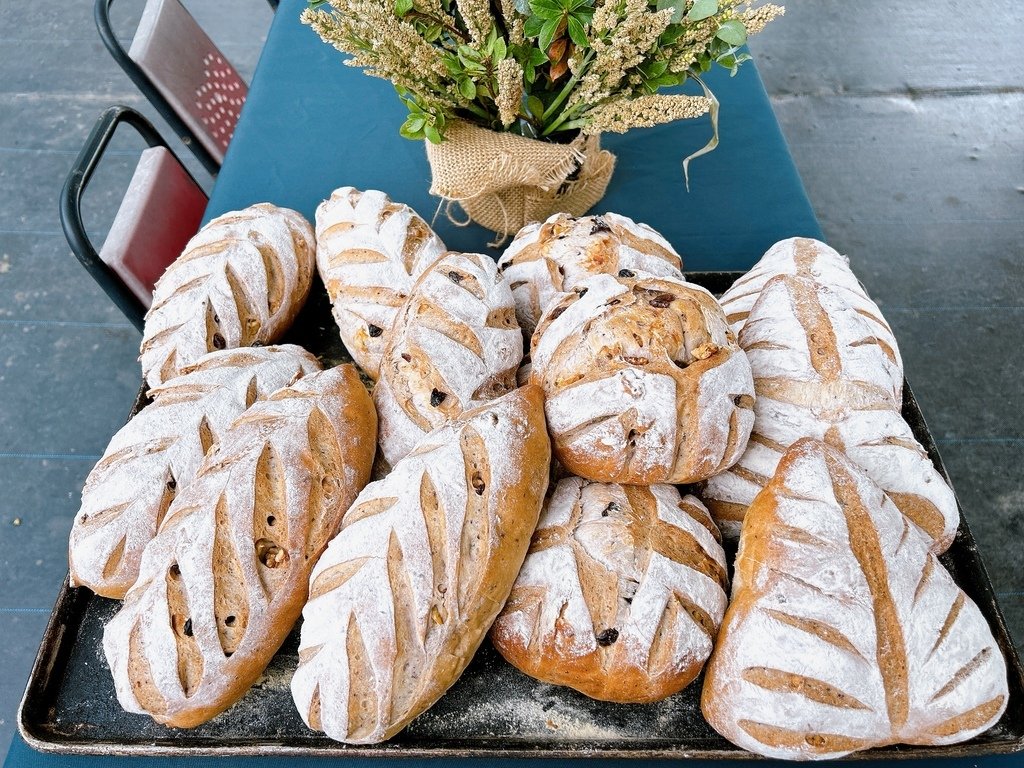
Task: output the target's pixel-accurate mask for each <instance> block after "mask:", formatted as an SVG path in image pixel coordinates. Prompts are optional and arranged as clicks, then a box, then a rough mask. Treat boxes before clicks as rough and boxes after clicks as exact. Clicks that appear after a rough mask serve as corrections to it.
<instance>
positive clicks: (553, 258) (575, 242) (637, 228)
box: [498, 213, 683, 339]
mask: <svg viewBox="0 0 1024 768" xmlns="http://www.w3.org/2000/svg"><path fill="white" fill-rule="evenodd" d="M498 268H499V269H500V270H501V271H502V272H503V273H504V274H505V277H507V278H508V280H509V284H510V285H511V287H512V295H513V297H514V298H515V302H516V317H517V318H518V320H519V325H520V326H522V329H523V333H524V334H525V335H526V338H527V339H529V337H530V335H531V334H532V333H533V331H534V328H535V327H536V326H537V323H538V321H539V320H540V316H541V315H542V314H543V312H544V310H545V309H547V308H548V307H549V306H551V304H553V303H554V302H555V301H557V300H558V299H559V298H560V297H561V296H562V295H563V294H564V293H566V292H568V291H571V290H572V289H573V288H575V287H576V286H577V285H579V284H580V283H581V282H582V281H584V280H586V279H587V278H589V277H592V276H593V275H599V274H607V275H615V274H618V273H619V272H620V271H623V270H624V271H625V272H626V273H629V272H633V273H643V274H645V275H650V276H653V277H669V278H675V279H676V280H682V279H683V271H682V270H683V262H682V259H681V258H680V257H679V254H678V253H676V252H675V249H673V248H672V245H671V244H670V243H669V242H668V240H666V239H665V238H664V237H662V236H661V235H660V234H658V232H656V231H655V230H654V229H652V228H651V227H649V226H647V225H646V224H640V223H638V222H635V221H633V220H632V219H630V218H628V217H626V216H620V215H619V214H617V213H605V214H602V215H600V216H580V217H575V216H571V215H569V214H568V213H556V214H555V215H554V216H551V217H550V218H548V220H547V221H544V222H535V223H533V224H527V225H526V226H525V227H523V229H521V230H520V231H519V233H518V234H517V235H516V236H515V239H514V240H513V241H512V242H511V243H510V244H509V247H508V248H507V249H506V250H505V253H504V254H502V257H501V259H499V261H498ZM624 276H627V275H624Z"/></svg>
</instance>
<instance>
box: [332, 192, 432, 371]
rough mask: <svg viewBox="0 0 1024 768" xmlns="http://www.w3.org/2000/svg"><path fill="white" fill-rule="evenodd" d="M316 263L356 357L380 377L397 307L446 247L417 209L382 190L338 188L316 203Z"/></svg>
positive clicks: (342, 333)
mask: <svg viewBox="0 0 1024 768" xmlns="http://www.w3.org/2000/svg"><path fill="white" fill-rule="evenodd" d="M316 238H317V252H316V253H317V256H316V264H317V269H318V270H319V272H320V277H321V279H322V280H323V282H324V286H325V287H326V288H327V295H328V296H329V297H330V299H331V305H332V311H333V314H334V320H335V322H336V323H337V324H338V330H339V331H340V332H341V340H342V342H344V344H345V348H346V349H347V350H348V352H349V354H350V355H352V359H353V360H355V361H356V362H357V363H358V364H359V367H360V368H362V369H363V370H364V371H365V372H366V374H367V375H368V376H369V377H370V378H372V379H376V378H377V371H378V369H379V368H380V358H381V354H383V352H384V346H385V345H386V344H387V342H388V339H390V337H391V326H392V325H393V324H394V320H395V315H396V314H397V312H398V309H399V308H400V307H401V306H402V304H403V303H405V300H406V298H408V296H409V293H410V291H411V290H412V286H413V283H415V281H416V278H418V277H419V276H420V274H421V273H422V272H423V270H425V269H426V268H427V267H428V266H430V265H431V264H433V263H434V262H435V261H437V259H438V258H439V257H440V256H441V254H443V253H444V252H445V247H444V243H442V242H441V240H440V238H438V236H437V235H436V234H434V232H433V230H431V228H430V226H429V225H428V224H427V222H425V221H424V220H423V219H422V218H421V217H420V216H419V215H418V214H417V213H416V212H415V211H414V210H413V209H412V208H410V207H409V206H407V205H403V204H401V203H395V202H393V201H392V200H391V198H389V197H388V196H387V195H385V194H384V193H383V192H378V191H376V190H372V189H370V190H366V191H365V192H361V191H359V190H358V189H355V188H353V187H341V188H340V189H336V190H334V193H333V194H332V195H331V197H330V198H329V199H328V200H325V201H324V202H323V203H321V204H320V206H319V207H318V208H317V209H316Z"/></svg>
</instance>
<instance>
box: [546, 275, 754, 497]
mask: <svg viewBox="0 0 1024 768" xmlns="http://www.w3.org/2000/svg"><path fill="white" fill-rule="evenodd" d="M531 358H532V367H531V371H530V380H531V381H532V382H533V383H536V384H539V385H540V386H541V387H543V389H544V394H545V413H546V415H547V420H548V428H549V430H550V432H551V437H552V440H553V443H554V448H555V454H556V455H557V457H558V460H559V462H560V463H561V464H563V465H564V466H565V467H566V469H567V470H568V471H569V472H571V473H572V474H575V475H578V476H580V477H585V478H588V479H590V480H599V481H602V482H616V483H626V484H637V485H650V484H654V483H691V482H696V481H698V480H703V479H706V478H708V477H710V476H711V475H713V474H716V473H717V472H721V471H722V470H723V469H725V468H726V467H728V466H730V465H732V464H733V463H734V462H735V461H736V460H737V459H738V458H739V457H740V455H741V454H742V452H743V449H744V447H745V446H746V443H747V437H748V436H749V434H750V429H751V427H752V425H753V422H754V414H753V410H752V407H753V400H754V385H753V380H752V379H751V375H750V364H749V363H748V362H747V358H746V356H745V355H744V354H743V352H742V350H740V348H739V346H738V344H737V343H736V339H735V336H734V335H733V333H732V331H730V330H729V327H728V325H727V324H726V322H725V315H724V314H723V313H722V310H721V307H719V305H718V303H717V302H716V301H715V298H714V296H712V295H711V294H710V293H708V292H707V291H706V290H704V289H703V288H701V287H699V286H696V285H692V284H690V283H683V282H679V281H675V280H666V279H656V278H636V279H631V278H615V277H612V276H610V275H598V276H595V277H592V278H590V279H589V280H587V281H585V282H583V283H582V284H580V285H579V286H577V288H576V290H575V291H574V292H572V293H569V294H567V295H566V296H565V297H564V298H562V299H561V300H560V301H559V302H558V303H556V304H554V305H553V306H552V307H551V308H549V310H548V311H547V312H546V313H545V314H544V316H543V318H541V322H540V324H539V325H538V326H537V331H536V333H535V334H534V338H533V347H532V350H531Z"/></svg>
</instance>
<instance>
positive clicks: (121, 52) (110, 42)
mask: <svg viewBox="0 0 1024 768" xmlns="http://www.w3.org/2000/svg"><path fill="white" fill-rule="evenodd" d="M113 2H114V0H96V5H95V7H94V8H93V16H94V18H95V20H96V29H97V30H98V31H99V33H100V39H101V40H102V41H103V45H105V46H106V48H107V50H108V51H110V55H111V56H113V57H114V61H116V62H117V63H118V65H119V66H120V67H121V69H123V70H124V72H125V74H126V75H128V77H129V79H130V80H131V81H132V82H133V83H135V86H136V87H137V88H138V89H139V90H140V91H141V92H142V95H143V96H145V97H146V99H147V101H149V103H150V104H152V105H153V107H154V108H155V109H156V111H157V112H159V113H160V117H162V118H163V119H164V120H166V121H167V124H168V125H169V126H171V129H172V130H173V131H174V132H175V133H176V134H177V135H178V138H179V139H181V141H182V143H183V144H185V146H187V147H188V148H189V149H191V150H192V152H193V153H194V154H195V156H196V157H197V158H198V159H199V162H201V163H202V164H203V167H204V168H205V169H206V170H207V171H208V172H209V173H210V174H211V175H213V176H216V175H217V172H218V171H220V163H219V162H218V161H217V158H215V157H214V156H213V155H212V154H210V151H209V150H208V149H207V148H206V147H204V146H203V143H202V142H201V141H200V140H199V137H198V136H196V134H195V132H194V131H193V130H192V129H191V128H189V127H188V125H186V124H185V121H184V120H182V118H181V116H180V115H179V114H178V112H177V111H176V110H175V109H174V107H173V106H172V105H171V103H170V102H169V101H168V100H167V99H166V98H165V97H164V95H163V94H162V93H160V91H159V90H158V89H157V87H156V85H155V84H154V83H153V81H152V80H150V78H149V76H148V75H147V74H146V73H145V72H143V71H142V68H141V67H140V66H139V65H138V64H136V63H135V62H134V61H132V59H131V58H130V57H129V56H128V51H126V50H125V48H124V46H123V45H121V42H120V41H119V40H118V39H117V35H116V34H115V33H114V27H113V25H112V24H111V23H110V6H111V5H112V4H113ZM267 4H268V5H269V6H270V7H271V9H273V10H274V11H275V12H276V11H277V5H278V0H267Z"/></svg>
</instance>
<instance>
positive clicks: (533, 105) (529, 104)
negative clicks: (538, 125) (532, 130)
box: [526, 96, 544, 117]
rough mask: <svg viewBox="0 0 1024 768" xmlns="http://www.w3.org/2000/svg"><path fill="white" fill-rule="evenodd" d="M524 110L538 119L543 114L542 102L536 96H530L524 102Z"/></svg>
mask: <svg viewBox="0 0 1024 768" xmlns="http://www.w3.org/2000/svg"><path fill="white" fill-rule="evenodd" d="M526 108H527V109H528V110H529V112H530V114H531V115H533V116H534V117H540V116H541V115H543V114H544V102H543V101H541V100H540V98H539V97H537V96H530V97H529V98H528V99H527V100H526Z"/></svg>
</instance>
